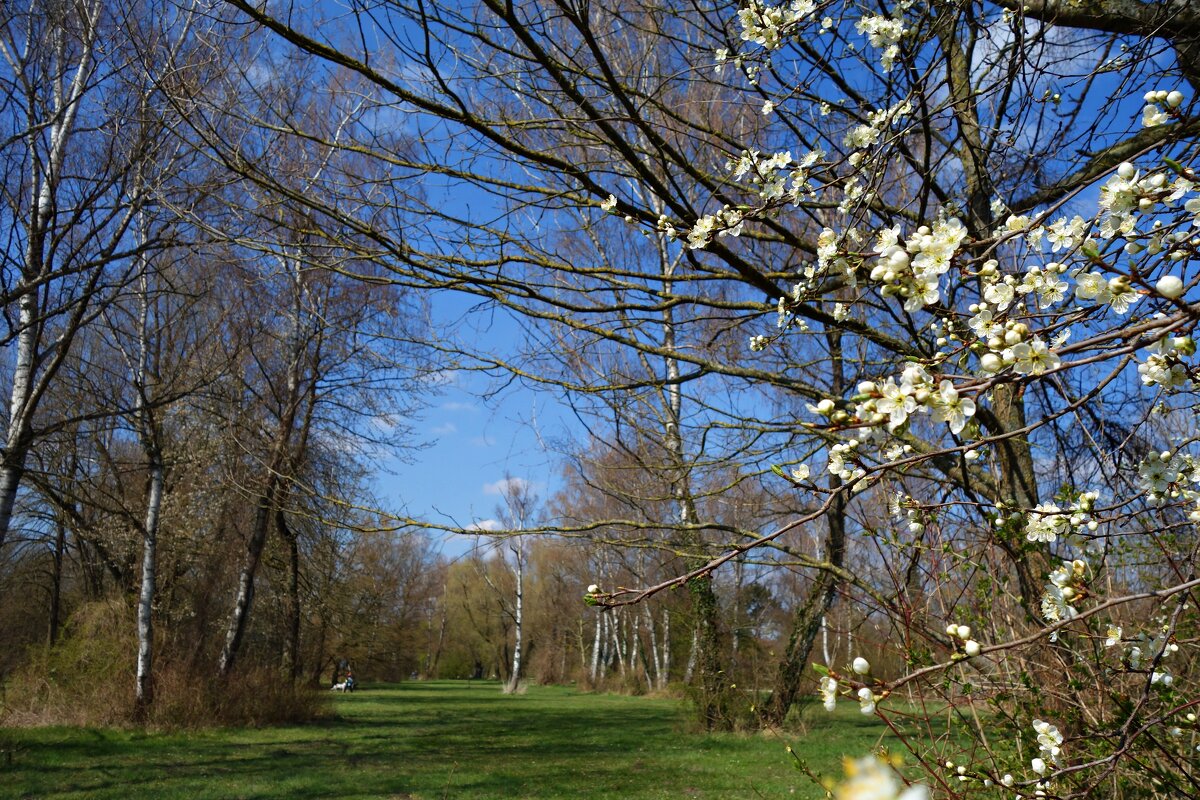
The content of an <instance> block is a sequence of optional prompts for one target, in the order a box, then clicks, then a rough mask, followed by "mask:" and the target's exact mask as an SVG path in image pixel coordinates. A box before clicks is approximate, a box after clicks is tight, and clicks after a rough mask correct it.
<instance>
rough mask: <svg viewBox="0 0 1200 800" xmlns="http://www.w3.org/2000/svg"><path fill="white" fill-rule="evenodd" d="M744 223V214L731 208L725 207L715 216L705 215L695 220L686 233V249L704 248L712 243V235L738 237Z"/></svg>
mask: <svg viewBox="0 0 1200 800" xmlns="http://www.w3.org/2000/svg"><path fill="white" fill-rule="evenodd" d="M745 222H746V216H745V214H744V213H742V212H741V211H740V210H738V209H736V208H733V207H731V206H725V207H724V208H722V209H721V210H720V211H718V212H717V213H716V214H707V215H705V216H703V217H701V218H700V219H698V220H696V224H695V225H693V226H692V230H691V231H690V232H688V237H687V244H688V247H690V248H692V249H693V250H698V249H700V248H703V247H706V246H707V245H708V243H709V242H711V241H712V237H713V234H714V233H716V235H717V236H740V235H741V233H742V226H743V225H744V224H745Z"/></svg>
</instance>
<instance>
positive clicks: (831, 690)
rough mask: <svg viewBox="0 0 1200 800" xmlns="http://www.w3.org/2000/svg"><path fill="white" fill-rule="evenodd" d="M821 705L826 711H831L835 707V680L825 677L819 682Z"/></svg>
mask: <svg viewBox="0 0 1200 800" xmlns="http://www.w3.org/2000/svg"><path fill="white" fill-rule="evenodd" d="M819 685H820V692H821V703H822V704H823V705H824V706H825V710H826V711H833V709H834V708H836V707H837V696H838V682H837V679H836V678H831V677H829V676H828V675H826V676H825V677H824V678H821V681H820V684H819Z"/></svg>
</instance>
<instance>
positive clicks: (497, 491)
mask: <svg viewBox="0 0 1200 800" xmlns="http://www.w3.org/2000/svg"><path fill="white" fill-rule="evenodd" d="M532 488H533V483H532V482H531V481H527V480H525V479H524V478H501V479H500V480H498V481H495V482H494V483H485V484H484V485H483V493H484V494H492V495H499V496H500V497H504V496H505V495H507V494H514V493H520V492H523V491H527V490H529V489H532Z"/></svg>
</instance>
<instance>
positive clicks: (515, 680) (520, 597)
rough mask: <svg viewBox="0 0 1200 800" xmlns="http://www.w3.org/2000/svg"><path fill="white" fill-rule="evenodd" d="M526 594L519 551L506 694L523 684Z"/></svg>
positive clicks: (523, 568)
mask: <svg viewBox="0 0 1200 800" xmlns="http://www.w3.org/2000/svg"><path fill="white" fill-rule="evenodd" d="M524 595H525V563H524V558H522V556H521V554H520V553H517V598H516V607H515V609H514V613H513V625H514V626H515V628H516V630H515V631H514V633H513V639H514V644H513V656H512V673H511V674H510V675H509V676H508V685H507V686H506V687H505V688H504V691H505V693H506V694H512V693H513V692H515V691H517V689H518V688H519V687H520V684H521V667H522V664H521V636H522V633H523V629H524V626H523V625H522V622H523V613H524V611H523V607H524Z"/></svg>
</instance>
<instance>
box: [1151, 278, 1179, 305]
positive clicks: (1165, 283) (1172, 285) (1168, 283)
mask: <svg viewBox="0 0 1200 800" xmlns="http://www.w3.org/2000/svg"><path fill="white" fill-rule="evenodd" d="M1154 290H1155V291H1156V292H1158V293H1159V294H1161V295H1162V296H1163V297H1166V298H1168V299H1170V300H1174V299H1176V298H1177V297H1182V296H1183V280H1182V279H1180V277H1179V276H1178V275H1163V276H1162V277H1161V278H1159V279H1158V283H1156V284H1154Z"/></svg>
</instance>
